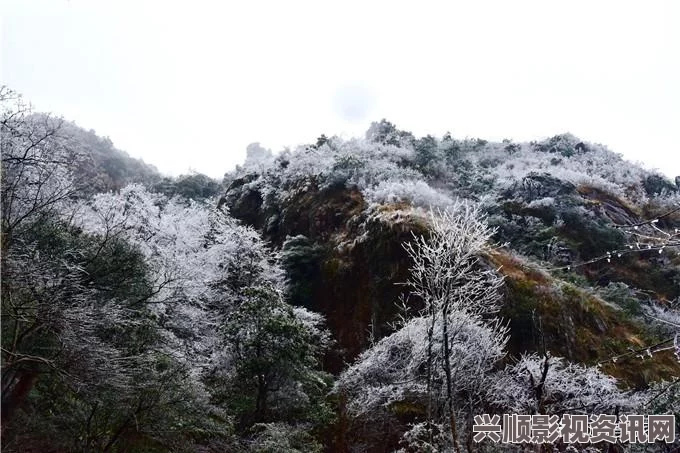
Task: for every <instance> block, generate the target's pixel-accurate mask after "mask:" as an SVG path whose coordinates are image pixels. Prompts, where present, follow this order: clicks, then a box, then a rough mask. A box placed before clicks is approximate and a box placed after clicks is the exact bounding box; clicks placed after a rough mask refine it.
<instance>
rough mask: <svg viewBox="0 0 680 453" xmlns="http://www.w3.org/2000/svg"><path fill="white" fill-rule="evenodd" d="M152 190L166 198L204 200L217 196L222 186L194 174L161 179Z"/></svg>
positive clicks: (208, 178)
mask: <svg viewBox="0 0 680 453" xmlns="http://www.w3.org/2000/svg"><path fill="white" fill-rule="evenodd" d="M153 188H154V190H155V191H157V192H159V193H162V194H164V195H167V196H168V197H173V196H175V195H177V196H181V197H184V198H188V199H191V200H205V199H208V198H213V197H215V196H217V195H219V194H220V192H221V189H222V186H220V184H219V183H218V182H217V181H215V180H214V179H212V178H210V177H208V176H206V175H204V174H201V173H196V174H191V175H183V176H179V177H177V178H167V177H166V178H163V179H162V180H161V181H160V182H158V183H157V184H155V185H154V187H153Z"/></svg>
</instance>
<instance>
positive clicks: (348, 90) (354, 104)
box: [333, 82, 376, 123]
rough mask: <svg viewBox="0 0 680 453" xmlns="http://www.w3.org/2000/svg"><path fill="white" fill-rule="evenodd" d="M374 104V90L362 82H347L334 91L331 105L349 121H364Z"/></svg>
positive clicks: (341, 116) (340, 115)
mask: <svg viewBox="0 0 680 453" xmlns="http://www.w3.org/2000/svg"><path fill="white" fill-rule="evenodd" d="M375 104H376V96H375V92H374V90H372V89H371V87H369V86H368V85H366V84H365V83H362V82H349V83H345V84H343V85H341V86H340V87H338V88H337V89H336V91H335V96H334V99H333V107H334V110H335V113H336V114H337V115H338V116H339V117H340V118H342V119H343V120H345V121H348V122H350V123H360V122H364V121H365V120H366V119H367V118H368V116H369V115H370V114H371V112H372V111H373V109H374V107H375Z"/></svg>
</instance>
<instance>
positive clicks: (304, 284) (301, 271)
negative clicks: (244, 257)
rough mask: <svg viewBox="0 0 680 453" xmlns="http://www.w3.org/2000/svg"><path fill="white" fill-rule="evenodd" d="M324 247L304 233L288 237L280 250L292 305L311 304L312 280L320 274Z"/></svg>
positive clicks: (305, 305)
mask: <svg viewBox="0 0 680 453" xmlns="http://www.w3.org/2000/svg"><path fill="white" fill-rule="evenodd" d="M324 256H325V249H324V247H322V246H321V245H319V244H317V243H316V242H313V241H312V240H310V239H308V238H307V237H306V236H304V235H297V236H293V237H288V238H287V239H286V240H285V241H284V243H283V247H282V250H281V265H282V267H283V269H284V270H285V271H286V278H287V281H288V297H289V298H290V302H291V303H292V304H293V305H299V306H303V307H308V308H309V307H311V306H312V297H313V293H312V291H313V288H314V282H317V281H318V279H319V277H320V275H321V263H322V260H323V257H324Z"/></svg>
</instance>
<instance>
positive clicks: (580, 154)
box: [0, 89, 680, 452]
mask: <svg viewBox="0 0 680 453" xmlns="http://www.w3.org/2000/svg"><path fill="white" fill-rule="evenodd" d="M0 95H1V96H0V97H1V100H2V108H3V111H2V123H1V126H2V129H1V132H2V142H1V144H2V150H1V151H2V294H1V296H2V443H3V448H4V449H5V450H7V451H120V452H122V451H159V452H160V451H215V452H217V451H257V452H266V451H288V452H313V451H339V452H349V451H370V452H383V451H385V452H387V451H404V452H406V451H456V452H458V451H486V450H488V449H491V448H493V447H495V448H496V449H498V448H501V447H502V445H495V446H494V445H490V444H484V445H479V444H476V443H475V442H474V441H473V439H472V421H473V417H474V416H475V415H479V414H481V413H489V414H503V413H511V412H516V413H523V414H535V413H548V414H554V415H562V414H564V413H612V414H613V413H615V414H626V413H664V414H665V413H675V414H676V422H680V398H679V397H678V395H679V394H680V392H679V391H678V385H680V380H679V379H680V340H679V332H680V255H679V254H678V251H679V250H678V245H680V233H679V231H680V230H679V229H680V193H679V192H678V187H677V186H676V184H674V183H673V182H671V181H669V180H667V179H666V178H665V177H663V176H662V175H660V174H657V173H654V172H651V171H648V170H644V169H642V168H640V167H639V166H637V165H635V164H631V163H629V162H626V161H625V160H623V159H622V158H621V157H620V156H618V155H616V154H614V153H612V152H610V151H609V150H607V149H606V148H605V147H603V146H601V145H596V144H591V143H587V142H584V141H581V140H578V139H577V138H575V137H573V136H571V135H569V134H564V135H559V136H556V137H553V138H551V139H548V140H545V141H542V142H535V143H512V142H509V141H505V142H502V143H489V142H486V141H483V140H470V139H464V140H458V139H455V138H453V137H451V135H450V134H445V135H444V136H443V137H441V138H436V137H431V136H427V137H422V138H416V137H415V136H413V134H411V133H409V132H405V131H400V130H398V129H397V128H396V127H395V126H393V125H392V124H390V123H389V122H387V121H385V120H383V121H381V122H378V123H374V124H373V125H372V126H371V128H370V129H369V131H368V132H367V134H366V137H364V138H356V139H351V140H343V139H340V138H338V137H327V136H325V135H322V136H320V137H319V138H318V139H317V140H316V141H315V142H314V143H312V144H309V145H302V146H300V147H298V148H297V149H295V150H285V151H283V152H281V153H278V154H274V153H272V152H270V151H268V150H266V149H264V148H262V147H261V146H259V145H258V144H253V145H251V146H249V148H248V150H247V151H248V153H247V159H246V161H245V162H244V164H243V165H242V166H239V167H238V168H237V169H235V170H234V171H231V172H229V173H227V174H226V175H225V178H224V181H222V183H221V184H220V183H218V182H216V181H213V180H211V179H210V178H208V177H205V176H204V175H185V176H181V177H177V178H170V177H164V176H162V175H160V174H158V172H156V171H155V170H154V169H153V168H152V167H150V166H148V165H146V164H144V163H142V162H140V161H136V160H133V159H130V158H129V157H127V156H126V155H125V154H124V153H123V152H121V151H118V150H116V149H115V148H114V147H113V145H112V144H111V142H110V141H109V140H107V139H100V138H99V137H97V136H96V135H95V134H94V133H92V132H85V131H83V130H81V129H79V128H77V126H75V125H73V124H71V123H67V122H64V121H62V120H60V119H58V118H54V117H52V116H49V115H43V114H34V113H33V112H31V111H30V109H28V108H27V106H26V105H25V104H24V103H23V102H22V101H21V99H20V98H18V97H17V96H16V94H15V93H13V92H11V91H9V90H6V89H3V90H2V92H1V93H0ZM676 429H677V432H680V427H678V428H676ZM506 447H507V445H506ZM650 447H652V448H654V449H655V451H671V450H670V449H671V448H673V447H672V446H670V445H666V444H662V443H657V444H656V445H651V446H650ZM595 448H598V449H600V450H602V449H606V448H607V445H605V444H596V445H595Z"/></svg>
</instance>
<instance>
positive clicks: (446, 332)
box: [442, 305, 460, 453]
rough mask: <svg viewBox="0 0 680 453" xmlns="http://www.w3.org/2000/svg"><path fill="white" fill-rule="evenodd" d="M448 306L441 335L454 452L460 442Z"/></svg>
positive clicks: (443, 315) (445, 307)
mask: <svg viewBox="0 0 680 453" xmlns="http://www.w3.org/2000/svg"><path fill="white" fill-rule="evenodd" d="M448 315H449V313H448V306H447V305H444V311H443V313H442V323H443V335H444V373H445V374H446V407H447V409H448V413H449V422H450V424H451V436H452V437H453V449H454V451H455V452H456V453H459V452H460V444H459V442H458V429H457V427H456V417H455V415H454V413H453V390H452V384H451V358H450V357H449V354H450V347H449V321H448Z"/></svg>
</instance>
